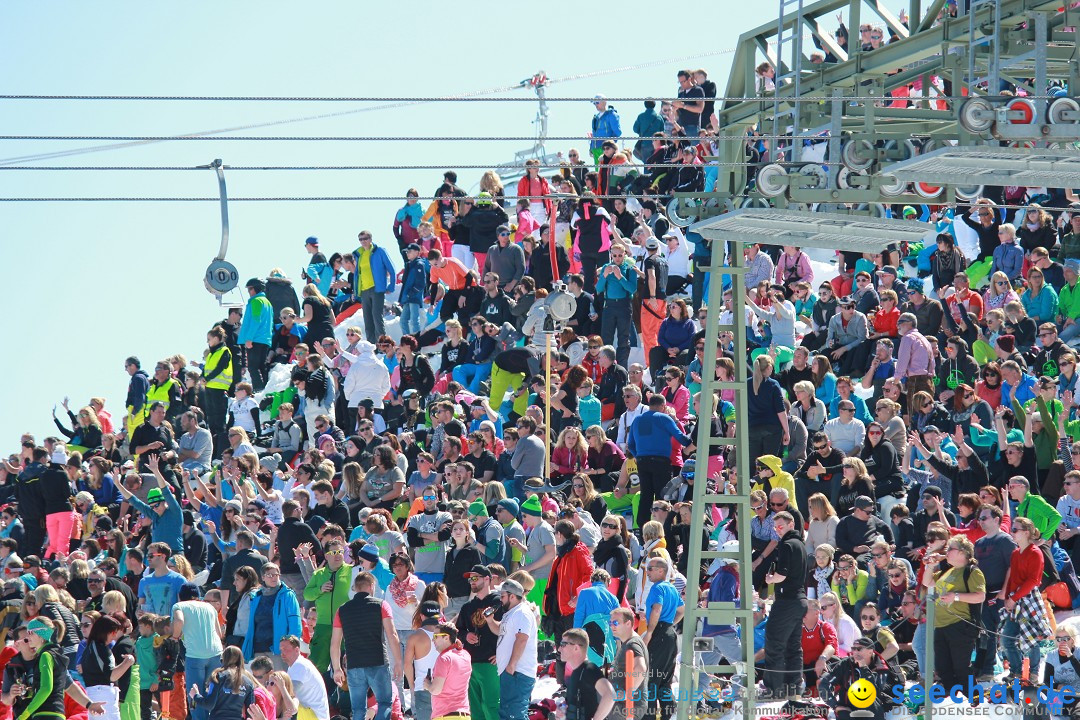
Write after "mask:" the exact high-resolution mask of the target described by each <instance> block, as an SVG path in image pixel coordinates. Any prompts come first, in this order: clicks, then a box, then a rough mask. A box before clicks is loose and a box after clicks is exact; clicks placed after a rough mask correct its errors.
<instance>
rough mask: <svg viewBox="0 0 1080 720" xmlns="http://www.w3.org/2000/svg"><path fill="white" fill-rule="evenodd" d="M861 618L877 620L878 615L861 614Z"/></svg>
mask: <svg viewBox="0 0 1080 720" xmlns="http://www.w3.org/2000/svg"><path fill="white" fill-rule="evenodd" d="M859 619H860V620H877V615H860V616H859Z"/></svg>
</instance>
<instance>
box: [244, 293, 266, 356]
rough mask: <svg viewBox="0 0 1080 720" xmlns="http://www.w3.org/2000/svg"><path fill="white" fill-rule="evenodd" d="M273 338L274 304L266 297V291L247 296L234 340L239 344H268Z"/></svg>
mask: <svg viewBox="0 0 1080 720" xmlns="http://www.w3.org/2000/svg"><path fill="white" fill-rule="evenodd" d="M273 339H274V306H273V305H271V304H270V301H269V300H268V299H267V298H266V293H255V294H254V295H252V296H251V297H249V298H248V301H247V308H245V310H244V319H243V320H241V321H240V330H239V331H238V332H237V333H236V341H237V342H238V343H240V344H241V345H243V344H244V343H246V342H253V343H259V344H261V345H269V344H270V343H271V342H272V341H273Z"/></svg>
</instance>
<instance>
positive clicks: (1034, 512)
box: [1009, 475, 1061, 542]
mask: <svg viewBox="0 0 1080 720" xmlns="http://www.w3.org/2000/svg"><path fill="white" fill-rule="evenodd" d="M1009 499H1011V500H1013V501H1014V502H1017V503H1019V505H1017V506H1016V517H1025V518H1027V519H1028V520H1030V521H1031V522H1033V523H1035V529H1036V530H1038V531H1039V534H1040V535H1041V536H1042V539H1043V540H1045V541H1047V542H1049V541H1050V540H1051V539H1053V537H1054V533H1055V532H1057V528H1058V525H1060V524H1061V513H1059V512H1058V511H1057V509H1056V508H1055V507H1054V506H1053V505H1051V504H1050V503H1048V502H1046V500H1043V498H1042V496H1041V495H1034V494H1032V492H1031V483H1029V482H1028V479H1027V478H1026V477H1024V476H1022V475H1013V476H1012V477H1011V478H1009Z"/></svg>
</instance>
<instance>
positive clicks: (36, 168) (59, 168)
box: [0, 162, 806, 172]
mask: <svg viewBox="0 0 1080 720" xmlns="http://www.w3.org/2000/svg"><path fill="white" fill-rule="evenodd" d="M708 164H709V165H710V166H712V167H717V166H722V167H757V166H760V165H761V163H750V162H718V163H712V162H710V163H708ZM773 164H777V165H805V164H806V163H805V162H782V163H773ZM529 167H536V168H540V169H548V170H561V169H563V168H566V167H568V166H567V165H565V164H563V165H550V164H548V165H544V164H540V165H524V164H514V165H497V166H492V165H490V164H489V165H456V164H454V163H443V164H441V165H240V166H233V165H224V166H222V169H224V170H229V171H231V172H245V171H260V172H278V171H330V170H445V169H446V168H454V169H455V170H524V169H526V168H529ZM630 167H631V168H633V169H640V168H679V167H683V163H639V164H635V165H631V166H630ZM205 169H206V167H205V166H189V165H12V166H8V167H0V172H4V171H10V170H23V171H32V172H69V171H92V172H108V171H121V172H185V171H189V170H205Z"/></svg>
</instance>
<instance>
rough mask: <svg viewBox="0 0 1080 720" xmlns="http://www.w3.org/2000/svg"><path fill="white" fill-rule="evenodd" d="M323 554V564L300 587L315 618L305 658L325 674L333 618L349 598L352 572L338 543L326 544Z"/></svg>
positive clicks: (327, 664)
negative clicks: (313, 609)
mask: <svg viewBox="0 0 1080 720" xmlns="http://www.w3.org/2000/svg"><path fill="white" fill-rule="evenodd" d="M324 554H325V555H326V565H324V566H323V567H321V568H319V569H318V570H316V571H315V572H314V573H313V574H312V576H311V580H309V581H308V584H307V587H305V588H304V600H306V601H308V602H309V603H315V613H316V618H317V619H316V621H315V632H314V633H313V634H312V636H311V653H310V654H309V656H308V657H309V658H310V660H311V662H313V663H314V664H315V667H317V668H318V669H319V672H326V669H327V668H328V667H330V635H331V633H332V632H333V624H334V615H336V614H337V611H338V608H339V607H341V606H342V604H344V603H345V602H346V601H347V600H348V599H349V586H350V581H351V580H352V572H353V569H352V566H351V565H346V564H345V546H344V545H342V544H341V541H340V540H331V541H330V542H329V543H327V545H326V550H325V551H324Z"/></svg>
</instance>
